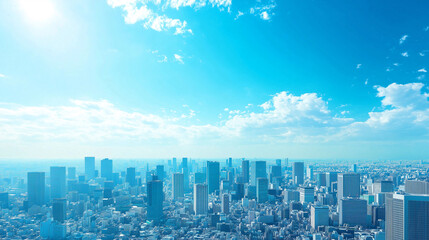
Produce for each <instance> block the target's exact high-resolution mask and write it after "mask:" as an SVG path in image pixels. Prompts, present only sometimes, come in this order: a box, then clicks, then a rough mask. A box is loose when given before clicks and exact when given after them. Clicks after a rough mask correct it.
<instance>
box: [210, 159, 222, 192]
mask: <svg viewBox="0 0 429 240" xmlns="http://www.w3.org/2000/svg"><path fill="white" fill-rule="evenodd" d="M219 184H220V165H219V162H211V161H207V185H208V188H209V189H208V191H209V194H210V193H213V192H215V191H216V190H219Z"/></svg>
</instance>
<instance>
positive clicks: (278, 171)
mask: <svg viewBox="0 0 429 240" xmlns="http://www.w3.org/2000/svg"><path fill="white" fill-rule="evenodd" d="M281 176H282V166H281V165H280V166H279V165H274V166H271V174H270V182H271V183H273V181H274V179H275V178H276V177H281Z"/></svg>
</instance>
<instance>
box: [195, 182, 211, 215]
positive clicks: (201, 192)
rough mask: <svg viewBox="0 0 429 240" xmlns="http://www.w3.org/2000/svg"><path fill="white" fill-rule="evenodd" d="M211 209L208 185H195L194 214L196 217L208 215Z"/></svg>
mask: <svg viewBox="0 0 429 240" xmlns="http://www.w3.org/2000/svg"><path fill="white" fill-rule="evenodd" d="M208 207H209V194H208V187H207V184H202V183H198V184H195V185H194V212H195V215H203V214H207V211H208Z"/></svg>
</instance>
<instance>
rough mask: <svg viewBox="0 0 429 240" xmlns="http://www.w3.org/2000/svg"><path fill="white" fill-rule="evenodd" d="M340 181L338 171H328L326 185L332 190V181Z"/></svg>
mask: <svg viewBox="0 0 429 240" xmlns="http://www.w3.org/2000/svg"><path fill="white" fill-rule="evenodd" d="M337 181H338V173H337V172H327V173H326V186H327V187H328V188H329V190H330V191H331V192H332V183H333V182H337Z"/></svg>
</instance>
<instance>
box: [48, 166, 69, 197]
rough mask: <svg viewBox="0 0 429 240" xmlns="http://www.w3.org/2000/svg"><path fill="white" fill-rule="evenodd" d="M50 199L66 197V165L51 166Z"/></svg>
mask: <svg viewBox="0 0 429 240" xmlns="http://www.w3.org/2000/svg"><path fill="white" fill-rule="evenodd" d="M50 173H51V199H54V198H65V197H66V167H51V172H50Z"/></svg>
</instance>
